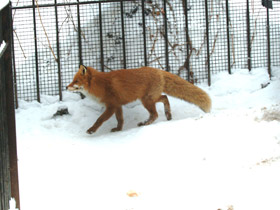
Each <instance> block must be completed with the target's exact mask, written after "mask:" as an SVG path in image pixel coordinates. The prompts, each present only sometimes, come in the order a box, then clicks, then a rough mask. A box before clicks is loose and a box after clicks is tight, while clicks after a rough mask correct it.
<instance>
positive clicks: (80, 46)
mask: <svg viewBox="0 0 280 210" xmlns="http://www.w3.org/2000/svg"><path fill="white" fill-rule="evenodd" d="M77 16H78V41H79V61H80V63H79V65H80V64H83V58H82V40H81V21H80V19H81V17H80V2H79V0H77Z"/></svg>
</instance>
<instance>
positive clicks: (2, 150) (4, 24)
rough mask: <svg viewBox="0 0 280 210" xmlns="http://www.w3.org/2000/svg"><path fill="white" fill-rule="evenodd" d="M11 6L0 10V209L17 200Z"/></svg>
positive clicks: (2, 209)
mask: <svg viewBox="0 0 280 210" xmlns="http://www.w3.org/2000/svg"><path fill="white" fill-rule="evenodd" d="M10 18H11V12H10V6H9V5H7V6H5V7H4V8H3V9H2V10H1V11H0V45H1V48H0V209H1V210H8V209H9V200H10V199H11V197H13V198H15V200H16V204H17V208H19V207H20V203H19V187H18V168H17V148H16V129H15V111H14V107H15V106H14V94H13V88H14V83H13V73H12V57H11V48H12V45H11V43H12V39H11V31H12V30H11V29H12V27H11V21H10Z"/></svg>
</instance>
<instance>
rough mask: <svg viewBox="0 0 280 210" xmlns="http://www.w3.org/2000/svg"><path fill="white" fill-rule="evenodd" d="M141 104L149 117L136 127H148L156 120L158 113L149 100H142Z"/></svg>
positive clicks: (153, 103) (152, 102) (154, 105)
mask: <svg viewBox="0 0 280 210" xmlns="http://www.w3.org/2000/svg"><path fill="white" fill-rule="evenodd" d="M142 104H143V105H144V107H145V108H146V109H147V110H148V112H149V113H150V117H149V119H147V120H146V121H145V122H140V123H138V126H143V125H150V124H151V123H152V122H154V121H155V120H156V119H157V118H158V113H157V110H156V103H155V102H154V101H152V100H149V99H147V100H144V99H142Z"/></svg>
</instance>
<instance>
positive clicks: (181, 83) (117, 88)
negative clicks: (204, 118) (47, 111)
mask: <svg viewBox="0 0 280 210" xmlns="http://www.w3.org/2000/svg"><path fill="white" fill-rule="evenodd" d="M66 89H67V90H70V91H79V92H81V93H83V94H84V95H86V96H88V97H90V98H93V99H95V100H97V101H99V102H100V103H102V104H104V105H105V106H106V110H105V111H104V113H103V114H102V115H101V116H100V117H99V118H98V119H97V120H96V122H95V123H94V124H93V126H92V127H90V128H89V129H88V130H87V133H89V134H91V133H93V132H95V131H96V130H97V129H98V128H99V127H100V126H101V125H102V123H103V122H105V121H106V120H108V119H109V118H110V117H111V116H112V115H113V114H115V115H116V118H117V122H118V124H117V127H116V128H113V129H112V130H111V131H112V132H114V131H120V130H122V127H123V122H124V120H123V113H122V105H124V104H127V103H130V102H133V101H135V100H137V99H140V100H141V102H142V104H143V105H144V107H145V108H146V109H147V110H148V112H149V113H150V117H149V118H148V119H147V120H146V121H145V122H140V123H139V124H138V126H143V125H149V124H151V123H152V122H154V121H155V120H156V119H157V117H158V113H157V110H156V106H155V104H156V103H157V102H162V103H163V104H164V111H165V116H166V118H167V120H171V110H170V104H169V101H168V98H167V96H166V95H162V93H166V94H168V95H171V96H174V97H177V98H180V99H183V100H185V101H187V102H190V103H193V104H195V105H197V106H198V107H200V108H201V109H202V110H203V111H204V112H210V110H211V99H210V97H209V96H208V94H207V93H206V92H205V91H203V90H202V89H200V88H198V87H196V86H195V85H193V84H191V83H189V82H187V81H185V80H184V79H182V78H181V77H179V76H177V75H174V74H171V73H169V72H166V71H163V70H160V69H156V68H152V67H141V68H138V69H121V70H116V71H111V72H107V73H105V72H99V71H97V70H96V69H94V68H92V67H86V66H84V65H80V68H79V70H78V72H77V73H76V74H75V76H74V79H73V81H72V82H71V83H70V84H69V85H68V86H67V87H66Z"/></svg>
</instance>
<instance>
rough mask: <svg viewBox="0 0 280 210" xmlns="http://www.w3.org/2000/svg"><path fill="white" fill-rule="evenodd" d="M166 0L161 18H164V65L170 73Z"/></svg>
mask: <svg viewBox="0 0 280 210" xmlns="http://www.w3.org/2000/svg"><path fill="white" fill-rule="evenodd" d="M166 4H167V3H166V0H164V1H163V11H164V14H163V18H164V36H165V37H164V38H165V65H166V67H165V68H166V71H170V66H169V55H168V48H169V47H168V31H167V30H168V29H167V11H166Z"/></svg>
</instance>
